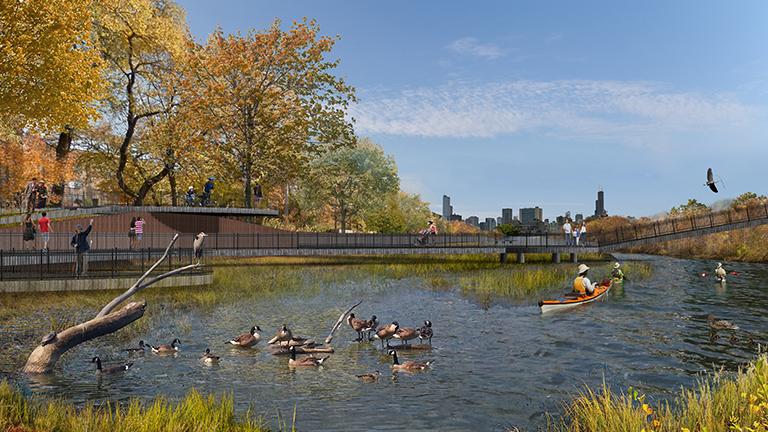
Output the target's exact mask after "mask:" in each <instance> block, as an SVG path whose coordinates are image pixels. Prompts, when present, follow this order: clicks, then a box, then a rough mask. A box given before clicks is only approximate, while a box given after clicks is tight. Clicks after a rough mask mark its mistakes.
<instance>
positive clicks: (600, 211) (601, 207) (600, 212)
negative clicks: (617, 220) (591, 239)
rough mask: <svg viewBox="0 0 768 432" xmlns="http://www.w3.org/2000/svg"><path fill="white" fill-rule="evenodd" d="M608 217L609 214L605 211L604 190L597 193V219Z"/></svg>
mask: <svg viewBox="0 0 768 432" xmlns="http://www.w3.org/2000/svg"><path fill="white" fill-rule="evenodd" d="M603 216H608V212H607V211H605V194H604V193H603V190H602V189H600V190H599V191H597V200H595V217H603Z"/></svg>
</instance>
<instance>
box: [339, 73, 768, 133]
mask: <svg viewBox="0 0 768 432" xmlns="http://www.w3.org/2000/svg"><path fill="white" fill-rule="evenodd" d="M352 111H353V116H354V117H355V118H356V119H357V129H358V130H359V131H360V132H362V133H365V134H390V135H410V136H423V137H493V136H499V135H504V134H514V133H518V132H521V131H538V132H544V133H555V134H558V135H561V136H568V137H573V136H579V137H596V138H601V137H602V138H606V137H610V138H614V137H617V136H620V137H631V136H637V135H643V134H646V135H647V134H656V135H658V134H660V133H677V132H686V131H699V132H700V131H703V130H723V129H728V128H739V127H742V126H744V125H746V124H748V123H750V122H751V121H752V120H753V119H754V117H755V115H756V112H757V111H758V110H757V108H755V107H752V106H749V105H747V104H744V103H742V102H740V101H738V100H736V99H734V98H733V97H731V96H728V95H724V94H707V95H703V94H699V93H693V92H682V91H675V90H673V89H670V88H669V87H668V86H665V85H662V84H657V83H647V82H622V81H577V80H563V81H509V82H496V83H485V84H473V83H450V84H444V85H441V86H437V87H431V88H417V89H410V90H404V91H400V92H398V93H397V94H395V95H394V96H392V95H388V94H384V93H377V94H367V95H366V94H362V95H361V102H360V103H358V104H357V105H356V106H354V107H353V110H352Z"/></svg>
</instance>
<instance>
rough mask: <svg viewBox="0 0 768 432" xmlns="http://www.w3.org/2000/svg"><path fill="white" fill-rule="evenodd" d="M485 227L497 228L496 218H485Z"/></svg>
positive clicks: (488, 228) (488, 229)
mask: <svg viewBox="0 0 768 432" xmlns="http://www.w3.org/2000/svg"><path fill="white" fill-rule="evenodd" d="M485 229H486V230H487V231H493V230H495V229H496V219H495V218H492V217H489V218H485Z"/></svg>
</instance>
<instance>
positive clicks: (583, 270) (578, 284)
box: [573, 264, 597, 296]
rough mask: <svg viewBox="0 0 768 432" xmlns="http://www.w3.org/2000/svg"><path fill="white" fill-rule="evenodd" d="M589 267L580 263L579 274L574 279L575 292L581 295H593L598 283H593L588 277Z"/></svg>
mask: <svg viewBox="0 0 768 432" xmlns="http://www.w3.org/2000/svg"><path fill="white" fill-rule="evenodd" d="M588 272H589V267H587V265H586V264H579V275H578V276H576V279H574V280H573V293H574V294H578V295H580V296H584V295H592V293H594V292H595V287H596V286H597V284H596V283H592V282H591V281H590V280H589V278H588V277H587V273H588Z"/></svg>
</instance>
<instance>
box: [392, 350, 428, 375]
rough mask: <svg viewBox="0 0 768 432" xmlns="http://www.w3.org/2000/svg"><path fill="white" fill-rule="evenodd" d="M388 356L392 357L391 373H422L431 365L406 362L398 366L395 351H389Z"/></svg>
mask: <svg viewBox="0 0 768 432" xmlns="http://www.w3.org/2000/svg"><path fill="white" fill-rule="evenodd" d="M389 355H391V356H392V370H393V371H404V372H416V371H422V370H424V369H426V368H428V367H430V366H431V365H432V362H431V361H428V362H424V363H420V362H415V361H412V360H408V361H407V362H405V363H403V364H400V362H399V361H398V360H397V351H395V350H389Z"/></svg>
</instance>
